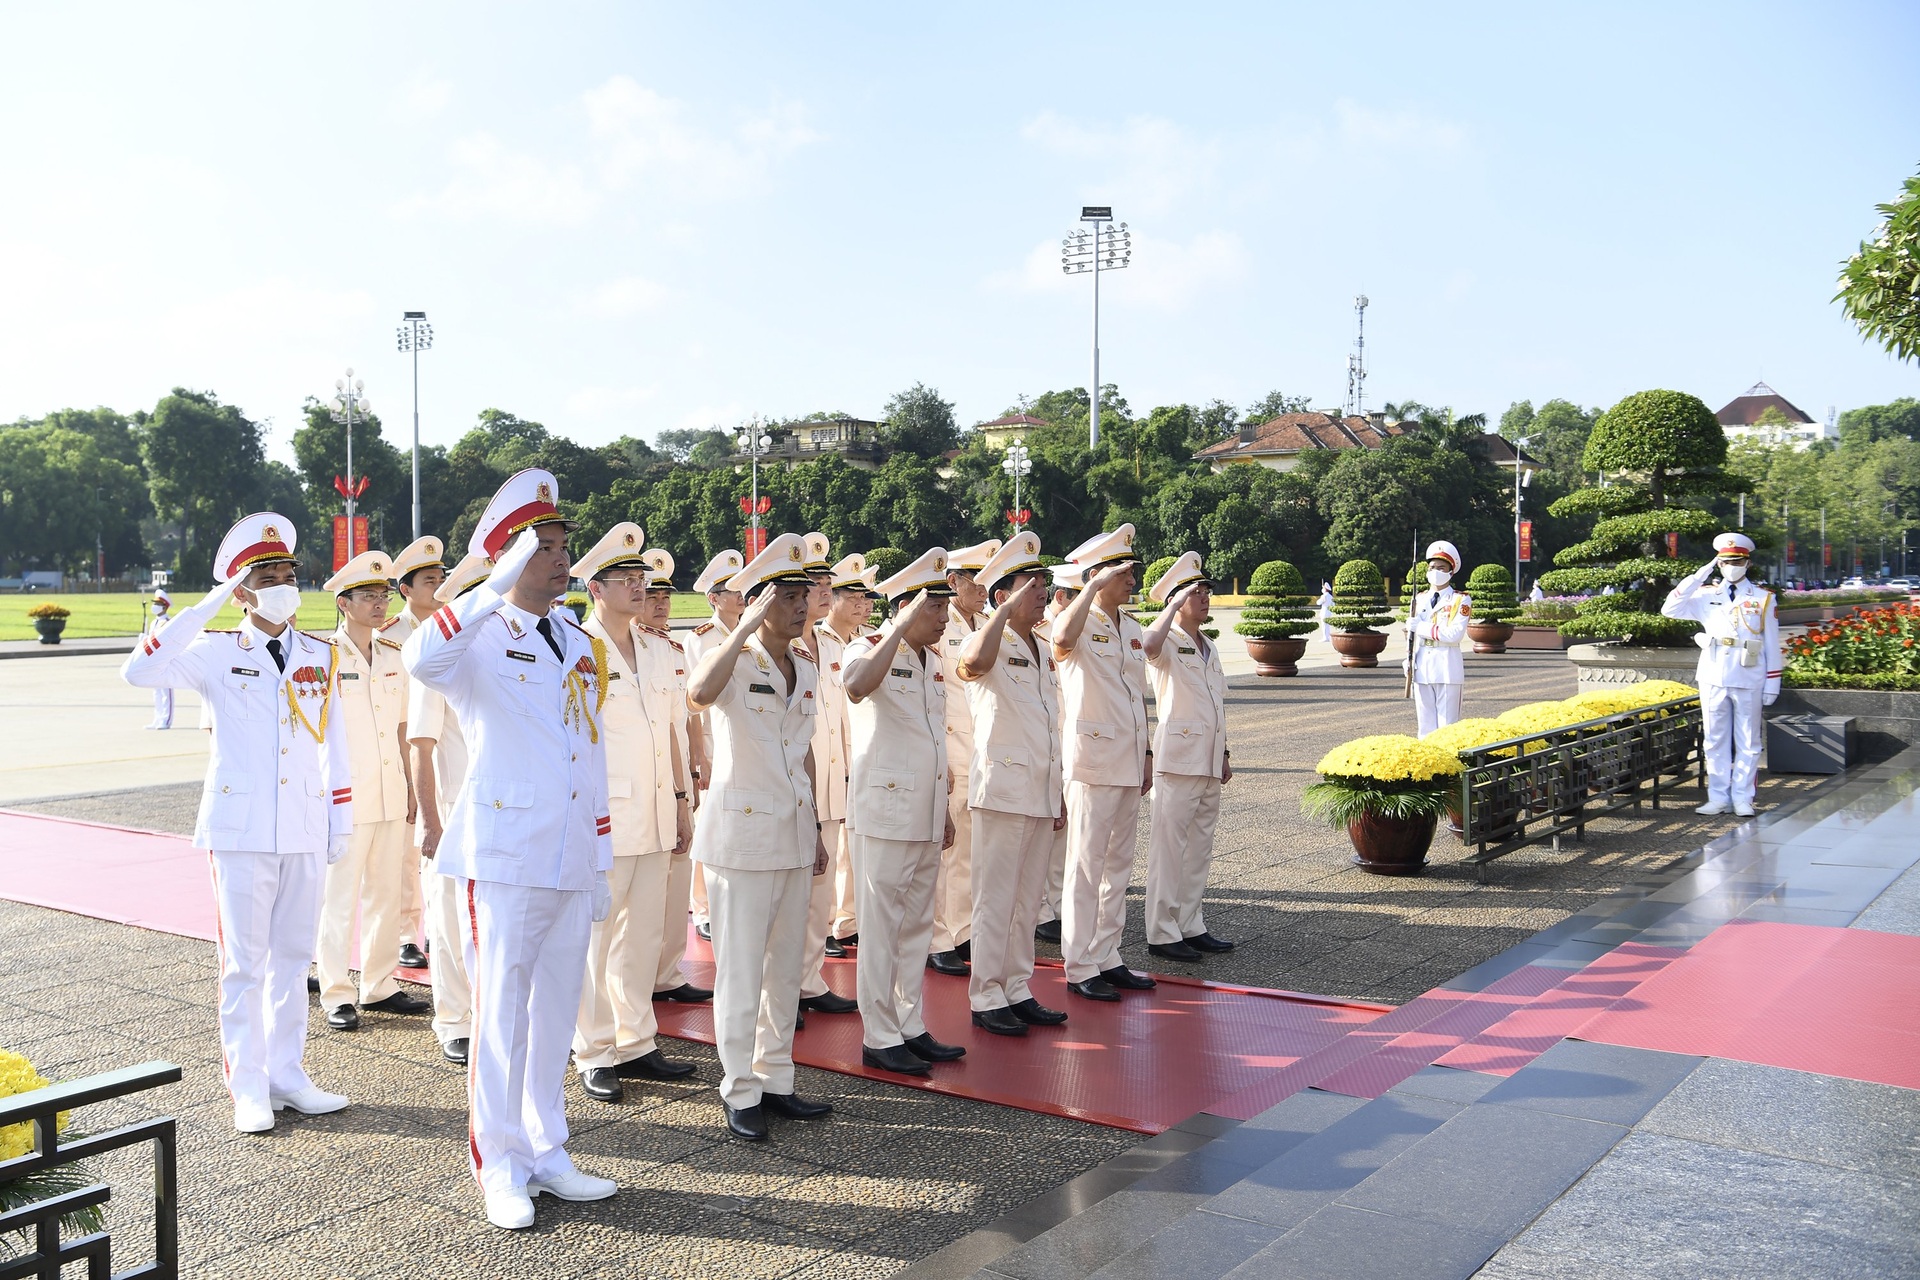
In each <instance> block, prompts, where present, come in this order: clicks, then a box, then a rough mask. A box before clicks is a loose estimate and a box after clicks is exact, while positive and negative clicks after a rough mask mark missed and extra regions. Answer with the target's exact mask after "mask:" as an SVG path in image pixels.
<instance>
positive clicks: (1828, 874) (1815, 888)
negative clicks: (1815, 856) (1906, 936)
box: [1769, 864, 1901, 911]
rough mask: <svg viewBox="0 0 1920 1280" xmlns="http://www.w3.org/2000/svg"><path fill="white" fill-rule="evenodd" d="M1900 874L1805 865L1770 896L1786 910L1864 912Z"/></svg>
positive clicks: (1858, 868)
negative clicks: (1810, 909)
mask: <svg viewBox="0 0 1920 1280" xmlns="http://www.w3.org/2000/svg"><path fill="white" fill-rule="evenodd" d="M1900 874H1901V873H1900V872H1898V871H1896V870H1893V869H1892V868H1889V867H1834V866H1826V865H1824V864H1814V865H1810V866H1808V867H1807V868H1806V869H1805V870H1803V871H1801V872H1800V873H1798V874H1796V875H1793V876H1790V877H1789V878H1788V879H1787V882H1786V883H1785V884H1783V885H1781V886H1780V888H1778V889H1776V890H1775V891H1774V892H1773V893H1772V894H1770V895H1769V899H1770V900H1776V901H1779V902H1780V903H1782V904H1784V905H1786V906H1789V907H1817V908H1819V909H1820V910H1822V911H1864V910H1866V909H1867V907H1868V906H1870V905H1871V904H1872V903H1873V900H1874V899H1875V898H1878V897H1879V896H1880V895H1881V894H1882V893H1884V892H1885V891H1886V889H1887V886H1889V885H1891V884H1892V883H1893V882H1894V881H1896V880H1898V879H1899V878H1900Z"/></svg>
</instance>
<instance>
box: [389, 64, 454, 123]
mask: <svg viewBox="0 0 1920 1280" xmlns="http://www.w3.org/2000/svg"><path fill="white" fill-rule="evenodd" d="M452 101H453V82H452V81H450V80H443V79H441V78H440V77H438V76H435V75H430V74H429V73H427V72H425V71H421V72H418V73H416V74H415V75H414V77H413V78H412V79H410V80H408V81H407V83H406V84H405V85H403V86H401V89H400V98H399V101H398V102H397V103H396V104H395V112H396V114H398V115H399V116H401V117H402V118H403V119H407V120H430V119H432V118H433V117H434V116H437V115H439V114H440V113H441V112H442V111H445V110H446V109H447V105H448V104H449V103H451V102H452Z"/></svg>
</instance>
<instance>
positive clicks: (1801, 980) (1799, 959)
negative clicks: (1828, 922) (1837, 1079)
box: [1571, 920, 1920, 1089]
mask: <svg viewBox="0 0 1920 1280" xmlns="http://www.w3.org/2000/svg"><path fill="white" fill-rule="evenodd" d="M1916 1010H1920V938H1912V937H1906V936H1904V935H1901V934H1891V933H1873V932H1869V931H1867V930H1864V929H1833V928H1822V927H1818V926H1813V925H1796V924H1772V923H1767V922H1760V921H1743V920H1735V921H1733V922H1731V923H1729V924H1727V925H1724V926H1722V927H1721V928H1719V929H1717V930H1715V931H1714V932H1713V933H1712V934H1710V935H1708V937H1707V938H1706V939H1705V940H1704V941H1702V942H1700V943H1699V944H1697V945H1696V946H1694V947H1693V948H1692V950H1690V951H1688V952H1687V953H1686V954H1685V955H1683V956H1681V957H1680V958H1679V959H1677V960H1675V961H1674V962H1673V963H1672V964H1670V965H1668V966H1666V968H1664V969H1663V970H1662V971H1661V972H1659V973H1657V974H1655V975H1653V976H1652V977H1651V978H1649V979H1648V980H1647V981H1645V982H1643V983H1641V984H1640V985H1639V986H1638V987H1636V988H1634V990H1633V992H1632V993H1631V994H1630V995H1629V996H1627V997H1626V998H1625V999H1622V1000H1620V1001H1619V1002H1617V1003H1616V1004H1615V1005H1614V1006H1613V1007H1612V1008H1610V1009H1608V1010H1607V1011H1606V1012H1604V1013H1602V1014H1600V1015H1599V1016H1597V1017H1595V1018H1593V1019H1591V1020H1589V1021H1587V1022H1586V1023H1584V1024H1583V1025H1582V1026H1581V1027H1580V1028H1579V1029H1578V1030H1577V1031H1575V1032H1573V1033H1571V1034H1574V1035H1576V1036H1577V1037H1578V1038H1579V1039H1582V1040H1600V1041H1604V1042H1606V1043H1608V1044H1619V1045H1629V1046H1632V1047H1635V1048H1641V1049H1664V1050H1667V1051H1669V1052H1672V1053H1698V1054H1707V1055H1710V1056H1712V1057H1716V1058H1735V1059H1738V1060H1740V1061H1742V1062H1757V1063H1762V1064H1764V1065H1767V1066H1775V1067H1789V1068H1792V1069H1794V1070H1797V1071H1816V1072H1819V1073H1821V1074H1823V1075H1830V1076H1843V1077H1846V1078H1848V1079H1852V1080H1870V1081H1876V1082H1878V1083H1880V1084H1892V1085H1900V1086H1903V1087H1905V1088H1908V1089H1920V1014H1916V1012H1915V1011H1916Z"/></svg>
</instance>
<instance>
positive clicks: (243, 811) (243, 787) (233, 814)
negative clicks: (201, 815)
mask: <svg viewBox="0 0 1920 1280" xmlns="http://www.w3.org/2000/svg"><path fill="white" fill-rule="evenodd" d="M252 799H253V779H252V777H250V776H249V775H247V774H244V773H218V774H215V775H214V776H213V777H212V778H210V779H209V780H208V781H207V825H208V826H209V827H211V828H212V829H213V830H215V831H218V832H222V833H225V834H227V835H236V834H238V833H240V832H242V831H245V830H246V829H247V810H248V807H249V805H250V803H251V801H252Z"/></svg>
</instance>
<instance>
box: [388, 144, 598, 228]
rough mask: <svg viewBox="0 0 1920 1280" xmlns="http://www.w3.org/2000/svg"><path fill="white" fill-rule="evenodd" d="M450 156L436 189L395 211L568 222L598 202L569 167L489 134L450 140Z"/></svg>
mask: <svg viewBox="0 0 1920 1280" xmlns="http://www.w3.org/2000/svg"><path fill="white" fill-rule="evenodd" d="M452 160H453V168H454V176H453V178H452V179H451V180H450V181H449V182H448V183H447V185H446V186H445V187H443V188H441V190H440V192H439V194H437V195H431V196H428V195H415V196H410V197H408V198H407V199H406V200H403V201H401V202H400V204H399V205H397V206H396V207H395V209H394V212H395V214H396V215H397V216H399V217H403V218H404V217H417V216H420V215H423V214H426V215H437V216H439V217H444V218H453V219H461V220H465V219H471V218H474V217H477V216H479V215H481V214H492V215H495V216H498V217H501V218H504V219H506V220H507V221H510V222H524V223H534V224H538V225H544V226H563V227H570V226H579V225H580V224H581V223H584V222H585V221H587V219H589V218H590V217H592V216H593V214H594V212H595V210H596V209H598V207H599V204H600V196H599V194H598V193H597V192H595V191H594V190H592V189H591V188H590V187H589V185H588V184H587V182H586V180H585V179H584V178H583V177H582V176H581V174H580V171H579V169H578V168H576V167H575V166H573V165H569V164H558V165H555V164H549V163H548V162H547V161H545V160H542V159H540V158H539V157H538V156H532V155H528V154H526V153H524V152H519V151H515V150H513V149H512V148H510V147H508V146H506V145H505V144H504V143H502V142H501V141H500V140H499V139H498V138H495V137H494V136H493V135H492V134H489V133H475V134H469V135H468V136H466V137H464V138H461V139H460V140H458V141H457V142H455V143H454V144H453V156H452Z"/></svg>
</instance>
